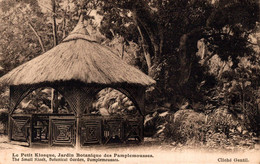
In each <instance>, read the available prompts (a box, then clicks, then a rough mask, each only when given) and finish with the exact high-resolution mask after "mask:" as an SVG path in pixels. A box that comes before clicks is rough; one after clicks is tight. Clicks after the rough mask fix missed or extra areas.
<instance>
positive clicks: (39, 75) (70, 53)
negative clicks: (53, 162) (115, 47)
mask: <svg viewBox="0 0 260 164" xmlns="http://www.w3.org/2000/svg"><path fill="white" fill-rule="evenodd" d="M0 82H1V83H4V84H8V85H10V101H11V102H10V111H9V139H10V140H15V136H17V134H15V133H20V134H19V135H20V138H21V136H22V137H24V139H25V140H26V141H28V142H29V143H30V145H31V144H32V142H33V132H34V131H35V129H34V127H33V126H34V123H33V120H34V118H33V117H34V116H32V115H30V116H27V115H26V116H25V115H22V116H21V115H19V116H18V115H13V112H14V110H15V109H16V107H17V105H18V104H19V103H20V102H21V101H22V99H23V98H24V97H25V96H26V95H28V93H30V92H32V91H33V90H35V89H37V88H40V87H52V88H54V89H56V90H58V91H59V92H60V93H61V94H62V95H63V96H64V97H65V99H66V100H67V102H68V103H69V105H70V107H71V108H72V110H73V112H74V116H73V117H70V116H58V115H55V116H54V115H52V116H48V121H49V125H48V126H49V128H50V129H49V131H50V132H49V143H50V144H51V145H60V144H61V145H63V144H65V145H75V144H76V145H79V144H80V145H81V146H84V145H87V144H91V143H104V142H103V139H102V136H103V137H104V134H103V132H100V131H102V129H104V128H105V127H103V126H104V125H103V123H104V118H98V117H96V118H93V117H89V116H83V113H84V111H86V113H89V112H88V111H89V110H90V108H91V107H90V105H89V104H90V103H91V101H93V95H95V94H96V93H97V92H98V91H100V90H101V89H103V88H106V87H112V88H115V89H117V90H119V91H121V92H122V93H124V94H125V95H126V96H128V97H129V98H130V99H131V100H132V101H133V102H134V103H135V105H136V106H137V108H138V109H139V111H140V114H141V116H143V115H144V102H143V100H144V99H143V95H144V91H145V87H147V86H149V85H152V84H154V83H155V81H154V80H153V79H152V78H150V77H149V76H147V75H145V74H144V73H142V72H141V71H140V70H138V69H136V68H135V67H133V66H130V65H128V64H127V63H125V62H124V61H123V60H121V59H120V58H119V57H117V55H115V54H114V53H113V52H112V51H111V50H110V49H109V48H108V47H105V46H103V45H100V44H99V43H98V42H96V41H95V39H93V38H92V37H91V36H90V35H89V34H88V32H87V30H86V28H85V27H84V23H83V19H80V20H79V23H78V24H77V26H76V27H75V29H74V30H73V31H72V32H71V33H70V35H69V36H68V37H67V38H65V39H64V40H63V41H62V42H61V43H60V44H59V45H57V46H56V47H54V48H52V49H51V50H49V51H47V52H45V53H44V54H42V55H40V56H38V57H36V58H34V59H32V60H30V61H28V62H26V63H24V64H22V65H20V66H18V67H17V68H15V69H13V70H12V71H10V72H9V73H7V74H6V75H4V76H3V77H1V78H0ZM141 120H142V121H141V124H138V125H139V126H140V128H139V130H137V131H136V130H135V132H134V134H132V136H133V135H134V136H138V138H139V140H142V139H143V135H142V126H143V124H142V123H143V119H141ZM127 121H128V122H131V121H132V122H135V121H133V120H131V119H130V121H129V120H127ZM138 121H140V120H138ZM106 124H108V125H109V126H110V129H108V131H110V133H107V134H109V135H108V137H110V138H111V137H113V134H114V131H113V129H115V128H118V125H122V127H123V126H124V125H125V122H124V121H123V120H120V119H119V120H118V119H114V120H106ZM18 125H19V126H18ZM65 125H66V126H65ZM15 126H16V127H15ZM127 126H128V127H130V129H131V126H132V127H134V126H136V124H135V123H134V124H132V123H131V124H128V125H127ZM65 127H70V128H67V129H66V128H65ZM73 127H75V128H73ZM64 128H65V129H66V130H67V131H68V133H66V130H65V131H64ZM53 129H54V130H53ZM55 129H56V130H55ZM59 129H63V132H62V134H61V130H60V131H59ZM74 129H76V133H75V137H74V136H73V135H74ZM93 130H94V133H93ZM120 130H121V131H122V129H120ZM23 131H26V132H23ZM57 131H58V132H57ZM88 131H91V132H88ZM130 131H133V128H132V129H131V130H130ZM64 133H66V134H64ZM120 133H121V132H120ZM131 133H132V132H131ZM83 134H85V135H83ZM127 134H128V135H126V134H123V136H122V137H121V139H122V140H124V141H125V140H127V138H128V137H129V136H131V134H130V132H129V133H127ZM59 135H63V136H64V135H65V139H64V138H63V140H59V139H60V138H59V137H60V136H59ZM68 135H71V136H68ZM82 136H84V137H82ZM58 138H59V139H58ZM65 140H66V141H65ZM105 142H108V140H106V141H105Z"/></svg>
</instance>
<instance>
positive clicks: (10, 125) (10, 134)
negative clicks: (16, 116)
mask: <svg viewBox="0 0 260 164" xmlns="http://www.w3.org/2000/svg"><path fill="white" fill-rule="evenodd" d="M11 139H12V122H11V114H10V113H9V114H8V141H9V142H11Z"/></svg>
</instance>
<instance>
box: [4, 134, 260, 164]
mask: <svg viewBox="0 0 260 164" xmlns="http://www.w3.org/2000/svg"><path fill="white" fill-rule="evenodd" d="M0 154H1V156H0V164H9V163H26V164H32V163H33V164H36V163H46V162H47V163H60V164H61V163H65V162H64V161H58V160H59V159H61V158H59V157H60V156H62V160H66V163H74V164H77V163H79V164H80V163H120V164H121V163H162V164H164V163H181V164H182V163H193V164H195V163H198V164H202V163H205V164H210V163H221V164H222V163H248V164H249V163H250V164H251V163H253V164H260V146H259V145H257V146H256V147H255V148H254V149H240V150H233V151H230V150H221V149H205V148H197V147H183V146H173V145H171V144H169V143H168V144H167V143H161V142H159V141H157V140H154V139H151V138H145V141H144V142H143V143H141V144H138V145H120V146H115V145H110V146H90V147H84V148H72V147H48V146H46V147H39V146H34V147H27V146H22V145H20V144H19V143H14V142H12V143H9V142H8V140H7V136H0ZM38 154H40V155H41V156H44V158H41V159H43V160H44V161H38V159H35V158H36V157H38V156H37V155H38ZM59 154H60V156H59ZM48 155H49V156H51V155H52V156H54V157H55V159H54V160H53V158H51V159H50V158H49V156H48ZM82 156H83V157H82ZM86 156H88V157H86ZM30 157H32V158H33V159H32V161H28V160H27V159H31V158H30ZM14 158H15V159H14ZM58 158H59V159H58ZM41 159H39V160H41ZM18 160H19V161H18Z"/></svg>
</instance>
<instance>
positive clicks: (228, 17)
mask: <svg viewBox="0 0 260 164" xmlns="http://www.w3.org/2000/svg"><path fill="white" fill-rule="evenodd" d="M53 2H55V3H53ZM0 6H1V11H0V22H1V27H0V31H1V38H0V66H1V67H2V69H1V67H0V73H1V74H4V73H6V72H8V71H9V70H11V69H12V68H14V67H16V66H17V65H20V64H21V63H23V62H26V61H28V60H30V59H31V58H33V57H35V56H37V55H39V54H41V53H43V52H44V51H46V50H48V49H50V48H51V47H53V46H54V45H55V41H53V40H55V37H54V33H53V28H54V24H55V25H56V30H57V42H58V43H59V42H60V41H61V40H62V38H64V37H65V36H67V35H68V33H69V32H70V31H71V30H72V28H73V27H74V26H75V24H76V22H77V20H78V16H79V13H80V12H81V11H84V12H85V18H86V20H87V21H86V22H87V24H88V30H89V31H90V33H91V35H94V36H96V38H97V40H98V41H99V42H100V43H102V44H106V45H109V46H111V47H113V48H114V49H115V52H117V54H118V55H119V56H120V57H121V58H122V59H124V60H126V61H127V62H128V63H130V64H132V65H134V66H136V67H138V68H139V69H141V70H142V71H143V72H145V73H147V74H148V75H150V76H151V77H153V78H154V79H155V80H156V81H157V84H156V85H155V86H152V87H150V88H148V89H147V92H146V104H147V108H146V111H147V115H146V117H145V127H146V130H147V132H150V134H149V135H156V136H158V137H161V138H163V139H171V140H173V141H174V142H176V143H182V144H184V143H200V144H201V143H203V144H210V145H214V144H215V145H221V144H222V143H223V144H224V145H232V144H233V145H239V144H237V142H238V141H240V140H242V139H243V140H244V139H245V138H247V139H249V140H250V141H248V142H250V143H251V141H252V138H253V137H259V127H260V126H259V125H260V120H259V118H260V117H259V116H260V85H259V81H260V73H259V72H260V66H259V65H260V55H259V53H260V48H259V29H260V28H259V26H260V24H259V20H260V19H259V15H260V13H259V2H258V1H257V0H229V1H226V0H214V1H213V0H171V1H168V0H150V1H148V0H81V1H66V0H44V1H35V0H20V1H16V0H9V1H2V2H1V4H0ZM53 7H55V10H54V9H53ZM93 13H94V14H93ZM54 18H55V19H54ZM54 20H56V22H54ZM2 90H3V92H2V94H1V97H2V99H1V101H2V102H1V104H0V105H1V108H5V107H6V103H7V100H8V99H7V98H6V96H7V94H6V93H7V92H5V91H6V89H2ZM104 93H107V94H104ZM113 96H114V98H115V97H116V98H117V99H124V97H123V96H122V95H121V94H120V93H115V92H114V91H109V90H107V91H104V92H102V93H101V94H100V95H99V97H98V98H97V101H98V103H96V105H97V106H98V104H99V108H103V107H105V106H107V107H108V106H109V105H113V104H117V105H118V107H119V106H120V105H119V102H117V100H116V99H113ZM108 97H109V98H108ZM120 97H121V98H120ZM105 100H106V101H105ZM120 101H121V100H120ZM129 106H132V104H131V105H129ZM120 108H124V106H123V105H121V106H120ZM151 132H152V133H151ZM147 134H148V133H147ZM236 138H238V139H236ZM252 142H253V141H252ZM249 145H250V144H249Z"/></svg>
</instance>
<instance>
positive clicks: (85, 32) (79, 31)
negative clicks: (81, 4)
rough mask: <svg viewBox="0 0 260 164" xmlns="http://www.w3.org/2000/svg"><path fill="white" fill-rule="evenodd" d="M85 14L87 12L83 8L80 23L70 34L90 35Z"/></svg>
mask: <svg viewBox="0 0 260 164" xmlns="http://www.w3.org/2000/svg"><path fill="white" fill-rule="evenodd" d="M84 14H86V12H85V11H84V10H83V9H81V11H80V16H79V21H78V24H77V25H76V27H75V28H74V30H73V31H71V33H70V34H83V35H89V32H88V30H87V29H86V25H85V24H84V20H85V19H84Z"/></svg>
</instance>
